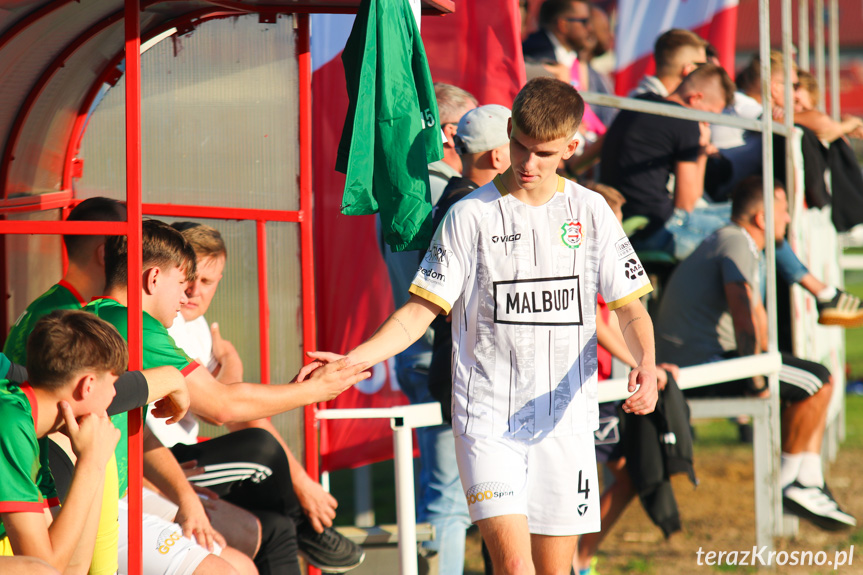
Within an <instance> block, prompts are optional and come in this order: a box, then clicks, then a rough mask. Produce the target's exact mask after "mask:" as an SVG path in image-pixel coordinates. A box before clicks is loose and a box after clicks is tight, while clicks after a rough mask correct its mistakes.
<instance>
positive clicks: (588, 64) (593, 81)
mask: <svg viewBox="0 0 863 575" xmlns="http://www.w3.org/2000/svg"><path fill="white" fill-rule="evenodd" d="M590 23H591V27H590V34H589V35H588V39H587V42H586V43H585V46H584V48H582V49H581V50H579V51H578V62H579V66H580V70H581V82H580V87H579V89H580V90H584V91H588V92H597V93H599V94H612V95H614V82H613V81H612V79H611V78H609V77H608V76H607V75H606V74H603V73H602V72H600V71H599V70H597V69H596V68H594V67H593V64H592V62H593V60H594V59H595V58H599V57H600V56H602V55H603V54H605V53H606V52H608V51H609V50H612V49H613V48H614V31H613V30H612V29H611V23H610V22H609V21H608V14H606V13H605V11H604V10H603V9H602V8H599V7H597V6H592V7H591V8H590ZM591 108H592V109H593V112H594V113H595V114H596V116H597V117H598V118H599V120H600V121H601V122H602V123H603V125H604V126H606V127H608V126H610V125H611V122H612V121H613V120H614V117H615V116H617V112H618V110H617V108H609V107H608V106H591Z"/></svg>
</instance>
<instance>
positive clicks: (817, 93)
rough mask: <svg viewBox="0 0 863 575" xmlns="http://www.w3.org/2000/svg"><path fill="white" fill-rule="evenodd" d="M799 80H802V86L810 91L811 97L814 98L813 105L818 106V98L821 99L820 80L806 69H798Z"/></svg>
mask: <svg viewBox="0 0 863 575" xmlns="http://www.w3.org/2000/svg"><path fill="white" fill-rule="evenodd" d="M797 81H798V82H800V87H801V88H803V89H804V90H806V91H807V92H809V97H810V98H811V99H812V105H813V106H817V105H818V100H820V99H821V90H820V89H819V88H818V80H816V79H815V76H813V75H812V74H810V73H809V72H807V71H806V70H798V71H797Z"/></svg>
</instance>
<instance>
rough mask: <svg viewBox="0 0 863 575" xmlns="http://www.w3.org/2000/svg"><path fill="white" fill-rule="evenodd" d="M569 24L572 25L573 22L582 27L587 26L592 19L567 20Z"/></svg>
mask: <svg viewBox="0 0 863 575" xmlns="http://www.w3.org/2000/svg"><path fill="white" fill-rule="evenodd" d="M565 20H566V21H567V22H569V23H570V24H572V23H573V22H578V23H579V24H581V25H582V26H587V23H588V22H590V18H565Z"/></svg>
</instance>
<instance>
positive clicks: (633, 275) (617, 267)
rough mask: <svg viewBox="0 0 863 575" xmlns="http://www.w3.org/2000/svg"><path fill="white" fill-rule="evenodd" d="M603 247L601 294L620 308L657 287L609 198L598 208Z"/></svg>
mask: <svg viewBox="0 0 863 575" xmlns="http://www.w3.org/2000/svg"><path fill="white" fill-rule="evenodd" d="M594 223H595V225H596V228H597V229H596V236H597V240H598V243H599V245H598V247H597V249H598V250H599V254H598V256H599V294H600V295H601V296H602V297H603V299H605V301H606V303H607V304H608V309H612V310H613V309H617V308H619V307H622V306H624V305H626V304H628V303H629V302H631V301H633V300H635V299H638V298H640V297H641V296H643V295H644V294H648V293H650V292H651V291H653V287H652V286H651V285H650V279H648V277H647V273H646V272H645V271H644V267H643V266H642V265H641V261H640V260H639V259H638V256H637V255H636V254H635V250H634V249H632V244H630V243H629V238H627V237H626V234H625V233H624V231H623V228H621V227H620V223H619V222H618V221H617V217H615V215H614V212H612V211H611V208H609V207H608V205H607V204H605V202H603V203H601V204H597V205H596V207H595V209H594Z"/></svg>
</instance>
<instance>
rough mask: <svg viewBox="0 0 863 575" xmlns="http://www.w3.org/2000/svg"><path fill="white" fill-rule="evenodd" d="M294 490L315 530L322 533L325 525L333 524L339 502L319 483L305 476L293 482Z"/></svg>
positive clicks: (330, 525)
mask: <svg viewBox="0 0 863 575" xmlns="http://www.w3.org/2000/svg"><path fill="white" fill-rule="evenodd" d="M294 492H295V493H296V494H297V499H298V500H299V501H300V506H301V507H302V508H303V512H304V513H305V514H306V516H307V517H308V518H309V523H310V524H311V526H312V528H313V529H314V530H315V531H317V532H318V533H323V531H324V528H325V527H332V526H333V519H335V517H336V507H338V506H339V502H338V501H336V498H335V497H333V496H332V495H330V494H329V493H327V492H326V491H324V488H323V487H322V486H321V484H320V483H318V482H317V481H312V479H311V478H310V477H308V476H307V477H305V478H303V479H302V480H300V481H295V482H294Z"/></svg>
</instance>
